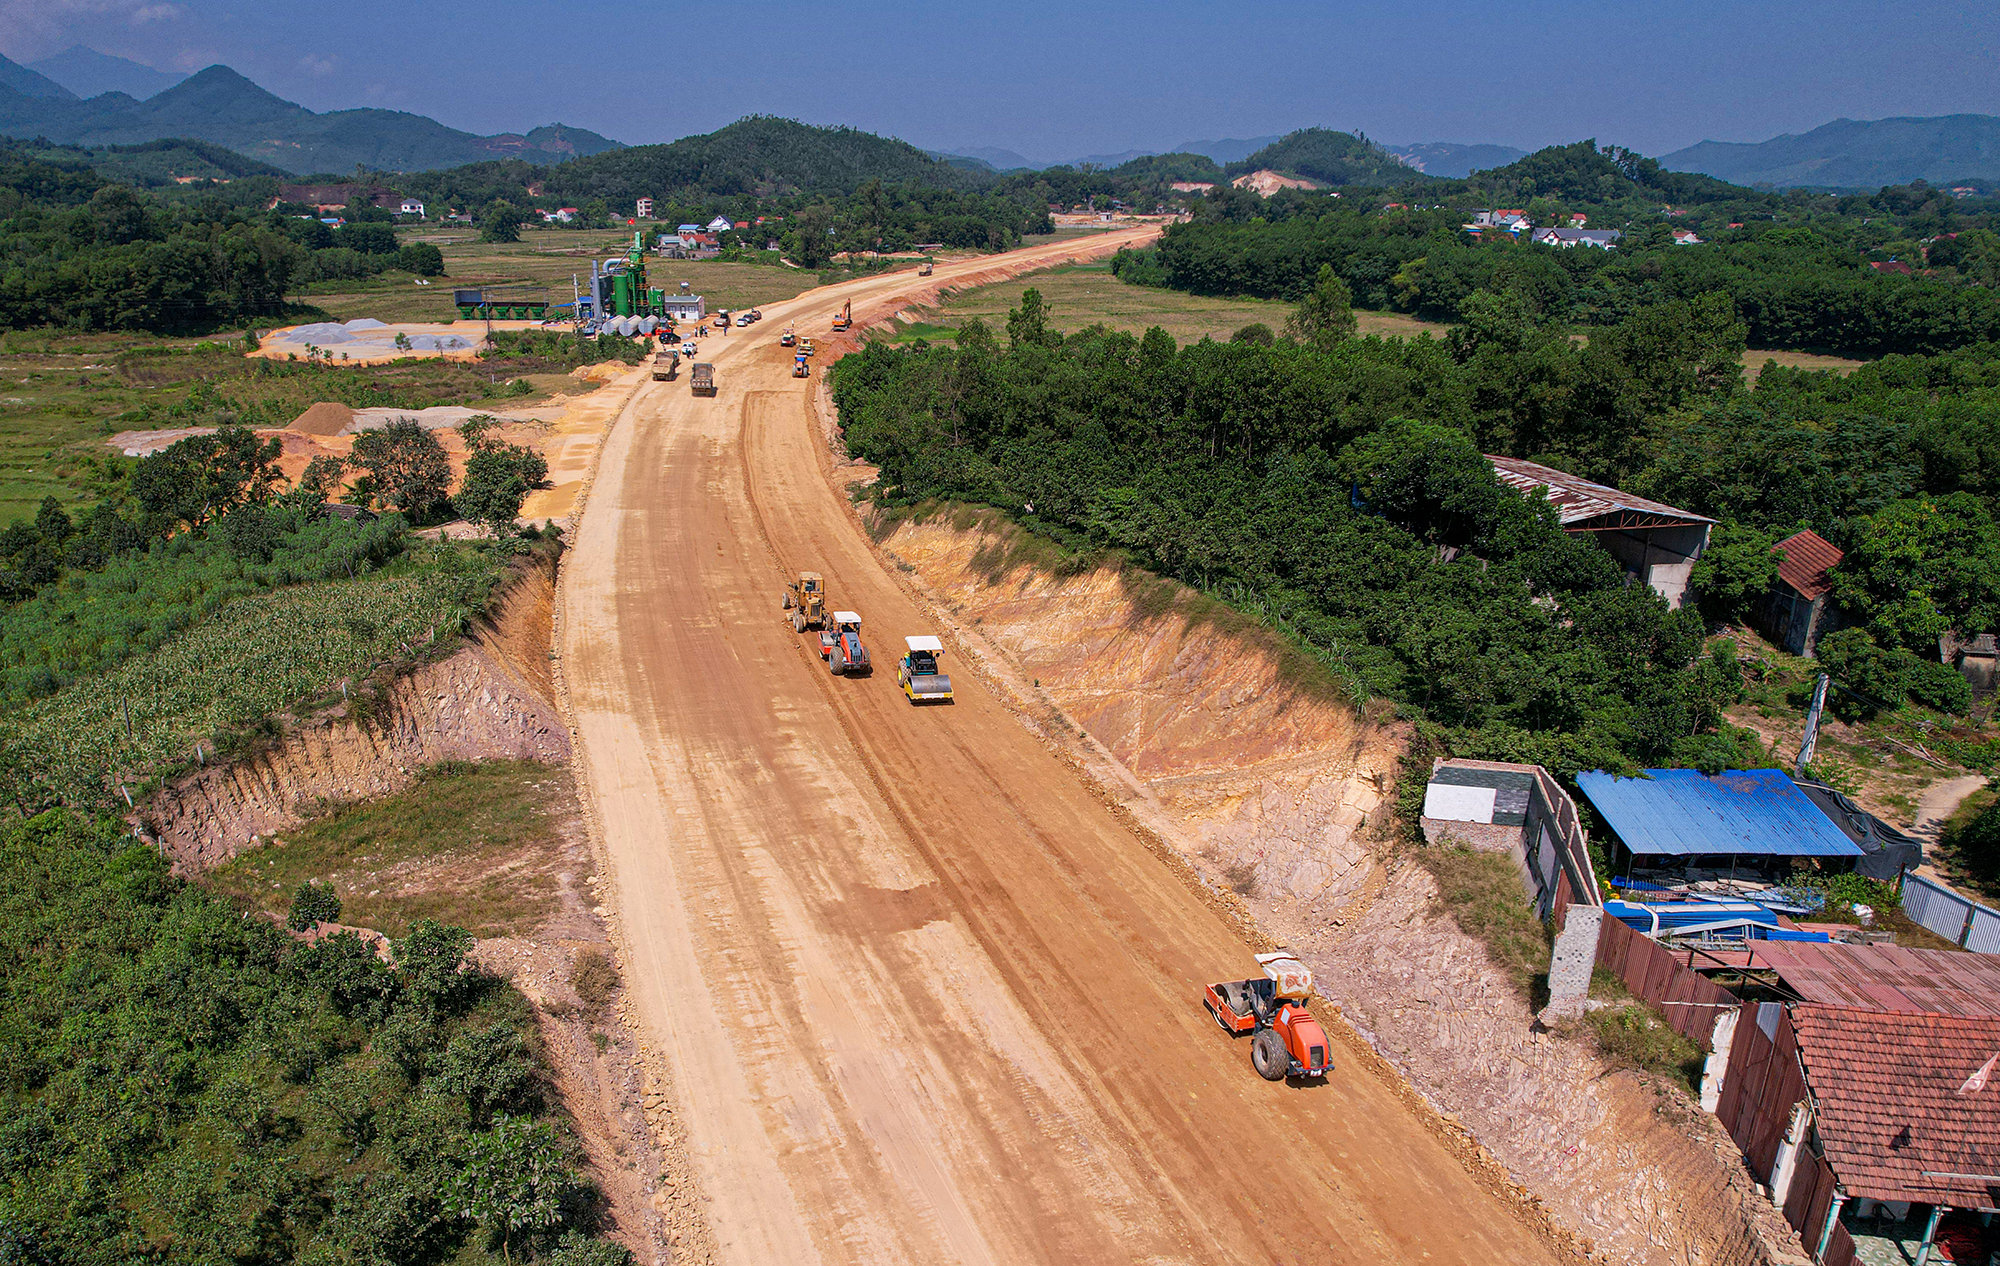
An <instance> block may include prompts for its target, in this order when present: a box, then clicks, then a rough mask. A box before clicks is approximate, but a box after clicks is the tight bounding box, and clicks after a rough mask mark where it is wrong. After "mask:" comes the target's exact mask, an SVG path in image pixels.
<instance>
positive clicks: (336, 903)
mask: <svg viewBox="0 0 2000 1266" xmlns="http://www.w3.org/2000/svg"><path fill="white" fill-rule="evenodd" d="M339 918H340V894H339V893H337V892H335V891H334V890H333V885H332V884H322V883H320V882H319V881H317V880H313V879H308V880H306V881H305V882H304V883H302V884H300V885H299V886H298V887H297V888H295V889H293V890H292V910H291V913H290V914H287V915H286V916H285V926H286V927H288V928H290V929H291V930H292V931H294V932H310V931H311V930H312V929H314V928H316V927H318V926H319V925H320V924H322V923H333V922H337V921H338V920H339Z"/></svg>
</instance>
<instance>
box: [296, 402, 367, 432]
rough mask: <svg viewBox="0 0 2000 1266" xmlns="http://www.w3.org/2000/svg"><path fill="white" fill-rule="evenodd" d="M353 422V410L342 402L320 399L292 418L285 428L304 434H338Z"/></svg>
mask: <svg viewBox="0 0 2000 1266" xmlns="http://www.w3.org/2000/svg"><path fill="white" fill-rule="evenodd" d="M353 422H354V410H352V409H350V408H348V407H347V406H346V405H344V404H335V403H333V402H332V401H330V400H322V401H320V402H319V403H318V404H316V405H314V406H313V407H312V408H310V409H307V410H306V411H305V412H304V413H301V414H300V415H299V416H297V417H295V418H293V419H292V424H291V425H290V426H289V427H287V428H285V429H286V430H290V431H298V432H300V433H302V434H305V435H339V434H340V433H341V432H342V431H345V430H346V429H347V428H348V427H349V426H351V425H352V424H353Z"/></svg>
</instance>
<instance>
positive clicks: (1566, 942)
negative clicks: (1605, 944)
mask: <svg viewBox="0 0 2000 1266" xmlns="http://www.w3.org/2000/svg"><path fill="white" fill-rule="evenodd" d="M1603 930H1604V907H1602V906H1587V905H1584V904H1582V903H1580V902H1579V903H1577V904H1575V905H1572V906H1570V907H1569V909H1568V910H1567V911H1565V912H1564V914H1563V926H1562V931H1560V932H1558V933H1557V934H1556V943H1555V945H1554V946H1553V947H1552V949H1551V950H1550V953H1549V1005H1548V1006H1546V1007H1544V1008H1543V1009H1542V1023H1544V1024H1549V1023H1553V1022H1555V1021H1558V1020H1576V1019H1579V1018H1581V1017H1582V1015H1583V1003H1584V1000H1585V999H1586V998H1588V997H1589V996H1590V973H1591V972H1592V970H1594V969H1595V968H1596V966H1597V938H1598V935H1599V934H1600V933H1601V932H1602V931H1603Z"/></svg>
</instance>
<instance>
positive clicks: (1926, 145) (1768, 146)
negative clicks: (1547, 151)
mask: <svg viewBox="0 0 2000 1266" xmlns="http://www.w3.org/2000/svg"><path fill="white" fill-rule="evenodd" d="M1660 166H1662V167H1665V168H1666V169H1668V170H1669V171H1693V172H1700V173H1702V174H1704V175H1708V176H1715V177H1717V178H1719V179H1722V180H1727V181H1731V182H1733V183H1735V184H1739V185H1772V186H1777V187H1780V188H1783V187H1787V186H1792V185H1818V186H1826V187H1830V188H1841V189H1879V188H1881V187H1882V186H1884V185H1901V184H1908V183H1909V182H1910V181H1912V180H1927V181H1929V182H1930V183H1932V184H1934V185H1935V184H1948V183H1950V182H1953V181H1960V180H1991V179H1994V178H2000V118H1995V117H1993V116H1992V115H1986V114H1946V115H1938V116H1935V117H1931V118H1915V117H1901V118H1893V119H1834V120H1833V121H1832V122H1830V123H1825V124H1822V125H1820V126H1819V127H1816V128H1814V129H1813V130H1812V131H1810V132H1805V133H1800V134H1796V135H1795V134H1792V133H1786V134H1785V135H1782V136H1774V137H1772V138H1771V139H1770V140H1768V141H1752V142H1737V141H1702V142H1701V143H1700V144H1697V145H1690V146H1688V147H1687V148H1686V149H1679V150H1675V151H1674V152H1673V153H1671V154H1667V155H1665V156H1663V157H1662V158H1661V159H1660Z"/></svg>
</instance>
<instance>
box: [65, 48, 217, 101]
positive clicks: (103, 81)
mask: <svg viewBox="0 0 2000 1266" xmlns="http://www.w3.org/2000/svg"><path fill="white" fill-rule="evenodd" d="M28 69H30V70H34V71H39V72H40V73H41V74H43V75H46V76H48V77H49V78H50V79H53V80H55V81H56V82H57V83H59V84H61V85H62V86H63V87H65V88H68V89H69V90H70V91H71V92H74V93H75V94H76V95H77V96H79V97H99V96H103V95H104V94H105V93H107V92H119V93H123V94H125V95H126V96H129V97H131V98H132V99H134V100H135V101H144V100H146V99H147V98H148V97H154V96H158V95H159V94H160V93H162V92H165V91H166V90H167V89H169V88H171V87H173V86H174V85H175V84H177V83H179V82H180V81H181V80H183V79H185V78H187V76H185V75H175V74H169V73H167V72H166V71H163V70H155V69H154V68H153V67H151V66H148V65H146V64H145V63H144V62H135V61H133V60H132V59H131V58H129V57H114V56H112V55H111V54H109V53H100V52H98V51H97V50H96V49H94V48H88V47H86V46H84V45H82V44H72V45H70V46H69V47H68V48H66V49H64V50H63V51H62V52H60V53H57V54H56V55H55V56H54V57H44V58H43V59H42V60H40V61H38V62H31V63H29V66H28Z"/></svg>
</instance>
